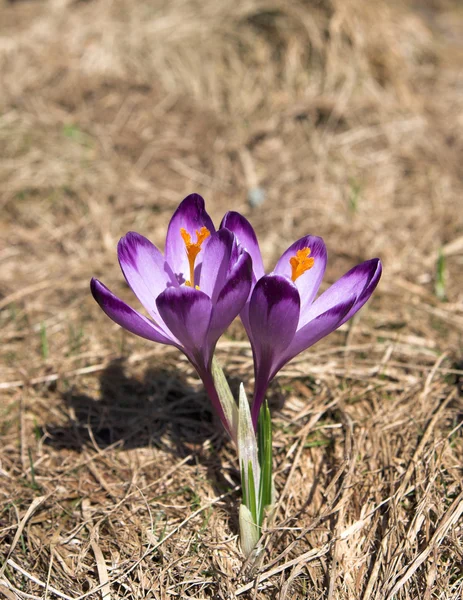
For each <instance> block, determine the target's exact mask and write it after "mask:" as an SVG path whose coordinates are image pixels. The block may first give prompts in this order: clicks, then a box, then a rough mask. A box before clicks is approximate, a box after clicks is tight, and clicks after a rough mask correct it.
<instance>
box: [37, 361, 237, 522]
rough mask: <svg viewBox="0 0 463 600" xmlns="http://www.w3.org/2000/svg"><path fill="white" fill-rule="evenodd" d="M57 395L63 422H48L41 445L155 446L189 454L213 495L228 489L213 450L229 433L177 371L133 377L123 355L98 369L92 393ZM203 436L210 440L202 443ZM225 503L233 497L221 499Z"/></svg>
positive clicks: (234, 472)
mask: <svg viewBox="0 0 463 600" xmlns="http://www.w3.org/2000/svg"><path fill="white" fill-rule="evenodd" d="M62 398H63V402H64V404H65V406H66V415H67V417H68V423H66V424H64V425H53V424H48V425H47V426H46V428H45V431H44V433H46V437H45V442H44V443H45V445H47V446H50V447H53V448H54V449H56V450H63V449H68V450H73V451H76V452H79V453H80V452H83V451H85V450H86V449H91V448H94V449H97V450H104V449H109V448H110V447H115V448H120V449H124V450H128V449H133V448H143V447H156V448H160V449H162V450H163V451H166V452H169V453H172V454H174V455H175V456H177V457H178V458H179V459H182V458H185V457H186V456H189V455H191V458H190V460H189V461H188V464H192V465H194V464H201V465H203V466H204V467H206V469H207V473H208V475H207V476H208V479H209V481H211V483H212V484H213V486H214V488H215V491H216V493H217V494H222V493H223V492H225V491H228V490H229V489H230V481H229V480H227V479H226V478H225V477H224V476H223V465H222V460H221V457H220V455H219V453H218V452H217V450H219V448H220V447H222V446H223V445H224V444H225V443H228V434H226V432H225V430H224V429H223V426H222V424H221V423H220V421H219V419H218V417H217V416H216V415H215V413H214V412H213V408H212V406H211V404H210V401H209V398H208V397H207V394H206V392H204V391H200V392H198V391H196V390H194V389H193V388H191V386H189V385H188V384H187V383H186V381H185V380H184V379H183V378H182V377H181V376H179V375H178V374H173V373H172V372H170V371H169V370H166V369H155V368H149V369H147V370H146V371H145V373H144V375H143V378H142V379H136V378H132V377H129V376H127V374H126V369H125V365H124V360H122V359H118V360H115V361H113V362H111V363H110V364H109V365H108V366H107V367H106V369H105V370H104V371H103V372H102V373H101V375H100V394H98V395H97V397H92V396H89V395H85V394H82V393H76V391H74V390H71V391H70V392H67V393H65V394H63V396H62ZM207 440H209V441H210V442H211V445H210V446H208V447H205V446H204V442H205V441H207ZM230 475H231V477H232V479H233V481H236V483H238V482H239V472H238V470H236V469H233V468H232V469H231V472H230ZM229 502H231V503H233V500H232V498H226V499H225V504H228V503H229ZM236 527H237V525H236Z"/></svg>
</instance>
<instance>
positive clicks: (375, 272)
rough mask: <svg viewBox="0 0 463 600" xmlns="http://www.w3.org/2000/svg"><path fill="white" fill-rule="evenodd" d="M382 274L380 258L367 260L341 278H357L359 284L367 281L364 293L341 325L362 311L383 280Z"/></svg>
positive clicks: (361, 293) (358, 296)
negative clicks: (360, 281) (360, 280)
mask: <svg viewBox="0 0 463 600" xmlns="http://www.w3.org/2000/svg"><path fill="white" fill-rule="evenodd" d="M382 272H383V266H382V264H381V261H380V260H379V258H372V259H371V260H367V261H365V262H364V263H362V264H360V265H358V266H357V267H354V268H353V269H351V270H350V271H348V272H347V273H346V275H344V276H343V277H341V279H344V277H346V278H348V279H350V280H351V281H352V280H354V279H357V278H358V279H357V282H358V280H359V279H363V281H365V285H364V287H363V289H362V291H361V292H360V293H359V294H358V295H357V300H356V301H355V304H354V306H352V308H351V309H350V311H349V312H348V313H347V315H345V316H344V318H343V319H342V322H341V325H342V324H343V323H345V322H346V321H348V320H349V319H350V318H351V317H353V316H354V315H355V313H356V312H357V311H358V310H360V309H361V308H362V306H363V305H364V304H365V303H366V302H367V300H368V299H369V298H370V296H371V294H372V293H373V292H374V291H375V289H376V286H377V285H378V283H379V280H380V279H381V274H382ZM339 281H340V280H339ZM334 285H336V284H334ZM356 287H358V286H356ZM328 291H329V290H327V292H328Z"/></svg>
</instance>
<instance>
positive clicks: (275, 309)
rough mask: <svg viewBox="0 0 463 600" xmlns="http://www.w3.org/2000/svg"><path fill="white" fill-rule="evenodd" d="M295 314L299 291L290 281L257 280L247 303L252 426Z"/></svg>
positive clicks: (272, 277) (295, 321) (290, 334)
mask: <svg viewBox="0 0 463 600" xmlns="http://www.w3.org/2000/svg"><path fill="white" fill-rule="evenodd" d="M299 311H300V298H299V292H298V290H297V287H296V286H295V285H294V283H293V282H292V281H290V280H289V279H288V278H287V277H284V276H283V275H276V274H273V273H272V274H270V275H264V276H263V277H262V278H261V279H259V281H258V282H257V284H256V286H255V288H254V290H253V292H252V294H251V299H250V300H249V332H250V336H249V337H250V340H251V345H252V351H253V356H254V374H255V381H256V384H255V389H254V400H253V405H252V411H251V414H252V418H253V422H254V424H256V423H257V418H258V415H259V410H260V406H261V404H262V402H263V400H264V395H265V391H266V389H267V385H268V383H269V381H270V379H271V373H272V371H273V370H274V365H275V364H276V363H278V362H279V361H280V360H281V357H282V356H283V355H284V352H285V350H286V349H287V347H288V346H289V345H290V344H291V342H292V340H293V337H294V335H295V332H296V328H297V324H298V321H299Z"/></svg>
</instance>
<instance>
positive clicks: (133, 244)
mask: <svg viewBox="0 0 463 600" xmlns="http://www.w3.org/2000/svg"><path fill="white" fill-rule="evenodd" d="M117 254H118V258H119V264H120V266H121V269H122V272H123V273H124V277H125V279H126V280H127V283H128V284H129V286H130V287H131V288H132V291H133V293H134V294H135V295H136V296H137V298H138V299H139V301H140V302H141V304H143V306H144V307H145V308H146V310H147V311H148V312H149V313H150V315H151V316H152V317H153V318H154V319H156V320H159V312H158V309H157V306H156V298H157V297H158V296H159V294H160V293H161V292H162V291H163V290H165V289H166V287H170V286H174V287H178V283H177V280H176V278H175V276H174V274H173V272H172V269H171V268H170V266H169V265H168V264H167V262H166V261H165V259H164V257H163V255H162V254H161V252H160V251H159V250H158V249H157V248H156V246H155V245H154V244H152V243H151V242H150V241H149V240H148V239H146V238H145V237H143V236H142V235H140V234H139V233H134V232H129V233H128V234H127V235H125V236H124V237H123V238H121V240H120V241H119V244H118V246H117Z"/></svg>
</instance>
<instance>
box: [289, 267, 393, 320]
mask: <svg viewBox="0 0 463 600" xmlns="http://www.w3.org/2000/svg"><path fill="white" fill-rule="evenodd" d="M381 272H382V266H381V261H380V260H379V258H372V259H371V260H367V261H365V262H363V263H360V264H359V265H357V266H356V267H354V268H353V269H351V270H350V271H348V272H347V273H346V274H345V275H343V276H342V277H341V278H340V279H338V280H337V281H336V282H335V283H333V285H331V286H330V287H329V288H328V289H327V290H326V291H325V292H323V294H321V295H320V296H319V297H318V298H317V299H316V300H315V302H314V303H313V304H312V305H311V306H310V307H309V309H308V310H307V311H305V314H304V315H303V318H301V323H302V322H303V323H304V324H305V323H308V322H309V321H312V320H313V319H315V317H317V316H318V315H320V314H322V313H324V312H326V311H327V310H328V309H330V308H333V307H335V306H337V305H338V304H340V303H341V302H343V301H344V300H346V298H349V297H351V296H355V298H356V300H355V303H354V304H353V305H352V307H351V309H350V310H349V312H348V313H346V315H344V317H343V320H342V323H345V322H346V321H347V320H348V319H350V318H351V317H352V316H353V315H354V314H355V313H356V312H357V311H358V310H359V309H360V308H361V307H362V306H363V305H364V304H365V302H366V301H367V300H368V298H369V297H370V296H371V294H372V293H373V291H374V289H375V288H376V286H377V285H378V281H379V279H380V277H381ZM301 316H302V315H301ZM301 323H299V328H301ZM342 323H340V325H342Z"/></svg>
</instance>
